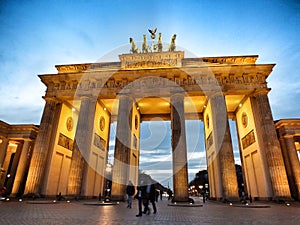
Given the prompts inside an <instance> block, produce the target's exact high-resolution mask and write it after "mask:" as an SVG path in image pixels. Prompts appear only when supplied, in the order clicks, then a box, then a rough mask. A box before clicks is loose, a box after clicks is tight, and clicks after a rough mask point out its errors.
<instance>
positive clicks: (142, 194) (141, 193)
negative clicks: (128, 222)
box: [135, 180, 146, 217]
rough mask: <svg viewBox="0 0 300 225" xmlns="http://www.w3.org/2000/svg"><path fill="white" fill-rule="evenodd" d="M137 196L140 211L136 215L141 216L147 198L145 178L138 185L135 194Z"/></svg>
mask: <svg viewBox="0 0 300 225" xmlns="http://www.w3.org/2000/svg"><path fill="white" fill-rule="evenodd" d="M135 198H136V199H138V208H139V212H138V214H137V215H136V216H137V217H140V216H142V215H143V209H142V207H143V201H144V200H145V199H146V186H145V184H144V181H143V180H141V181H140V184H139V185H138V187H137V194H136V195H135Z"/></svg>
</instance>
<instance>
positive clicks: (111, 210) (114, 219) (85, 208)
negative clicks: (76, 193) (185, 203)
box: [0, 200, 300, 225]
mask: <svg viewBox="0 0 300 225" xmlns="http://www.w3.org/2000/svg"><path fill="white" fill-rule="evenodd" d="M44 202H46V201H44ZM90 203H91V204H86V201H85V202H83V201H76V202H70V203H67V202H65V201H61V202H57V203H56V204H28V203H27V202H26V201H23V202H17V201H10V202H0V224H1V225H41V224H46V225H68V224H70V225H71V224H72V225H98V224H101V225H135V224H143V225H150V224H159V225H170V224H172V225H179V224H180V225H194V224H204V225H206V224H213V225H219V224H220V225H226V224H230V225H231V224H238V225H245V224H251V225H262V224H270V225H271V224H272V225H283V224H284V225H289V224H291V225H294V224H300V222H299V221H300V203H297V202H296V203H292V204H291V206H286V205H280V204H275V203H264V204H261V203H259V204H257V205H258V206H268V207H257V208H255V207H235V205H233V206H230V205H229V204H223V203H216V202H211V201H209V202H207V203H205V204H203V207H173V206H168V203H169V202H168V201H167V200H164V201H159V202H158V203H157V208H158V213H157V214H150V215H143V216H142V217H136V216H135V215H136V214H137V201H136V200H135V201H134V203H133V208H131V209H128V208H126V203H124V202H120V204H119V205H101V204H97V201H90ZM93 203H95V204H93ZM252 206H255V204H253V205H252Z"/></svg>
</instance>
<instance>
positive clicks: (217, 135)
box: [209, 93, 239, 200]
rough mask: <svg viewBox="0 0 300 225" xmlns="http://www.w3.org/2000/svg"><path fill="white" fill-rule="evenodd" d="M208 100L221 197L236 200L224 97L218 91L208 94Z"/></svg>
mask: <svg viewBox="0 0 300 225" xmlns="http://www.w3.org/2000/svg"><path fill="white" fill-rule="evenodd" d="M209 101H210V104H211V111H212V124H213V137H214V142H215V143H214V144H215V150H216V153H217V157H219V163H220V173H221V174H220V175H221V182H222V184H221V185H222V189H223V190H222V193H223V194H222V195H223V196H222V197H223V198H224V199H227V200H238V199H239V195H238V183H237V177H236V169H235V164H234V156H233V148H232V141H231V134H230V128H229V122H228V115H227V109H226V102H225V98H224V95H223V94H222V93H220V94H215V95H212V96H210V98H209Z"/></svg>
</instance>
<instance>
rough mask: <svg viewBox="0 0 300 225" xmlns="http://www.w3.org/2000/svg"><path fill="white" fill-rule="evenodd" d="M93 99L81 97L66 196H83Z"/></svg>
mask: <svg viewBox="0 0 300 225" xmlns="http://www.w3.org/2000/svg"><path fill="white" fill-rule="evenodd" d="M96 101H97V99H96V98H95V97H82V98H81V104H80V111H79V116H78V123H77V128H76V133H75V140H74V146H73V154H72V160H71V167H70V174H69V182H68V195H76V196H78V195H84V194H85V190H82V189H81V188H82V180H83V174H84V172H85V170H86V169H87V161H88V160H89V157H90V152H91V144H92V137H93V129H94V119H95V111H96Z"/></svg>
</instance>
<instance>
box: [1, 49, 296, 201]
mask: <svg viewBox="0 0 300 225" xmlns="http://www.w3.org/2000/svg"><path fill="white" fill-rule="evenodd" d="M119 58H120V62H106V63H86V64H73V65H58V66H56V68H57V70H58V73H57V74H46V75H39V77H40V79H41V81H42V82H43V83H44V84H45V85H46V86H47V91H46V94H45V96H44V99H45V101H46V104H45V108H44V113H43V116H42V119H41V124H40V127H39V132H38V136H37V138H36V140H35V146H34V149H33V152H32V157H31V161H30V167H29V170H28V176H27V182H26V186H25V188H24V189H23V190H24V193H25V194H30V193H34V194H39V195H45V196H55V195H57V194H58V193H61V194H62V195H69V196H85V197H92V196H98V195H102V196H103V195H104V186H105V175H106V170H105V169H106V163H107V159H108V146H109V137H110V123H111V122H113V121H117V130H116V144H115V153H114V165H113V170H112V190H111V194H112V198H113V199H122V198H124V195H125V185H126V183H127V182H128V180H132V181H133V183H134V184H137V183H138V168H139V156H140V152H139V149H140V147H139V144H140V143H139V139H140V123H141V122H142V121H148V120H152V119H153V118H157V117H159V118H160V119H163V120H170V121H171V129H172V155H173V183H174V186H173V190H174V200H175V201H187V200H188V190H187V189H188V176H187V174H188V171H187V168H188V165H187V152H186V148H187V143H186V131H185V120H202V121H203V123H204V127H205V130H204V134H205V142H206V143H205V144H206V155H207V165H208V174H209V183H210V185H209V189H210V190H209V191H210V197H211V198H213V199H219V200H224V199H228V200H238V198H239V195H238V186H237V179H236V172H235V165H234V157H233V148H232V140H231V134H230V129H229V122H228V120H229V119H232V120H235V121H236V125H237V132H238V141H239V146H240V156H241V162H242V167H243V175H244V179H245V187H246V193H247V194H248V195H251V196H252V197H253V198H256V199H290V197H291V194H290V187H289V181H290V180H291V178H290V176H292V177H295V176H296V175H295V174H299V160H298V164H297V163H296V158H293V159H294V160H295V164H293V168H296V169H294V170H295V172H293V173H289V171H290V170H289V169H286V168H287V166H286V165H287V163H288V161H287V160H286V158H285V154H286V153H284V154H282V152H281V146H280V143H281V142H282V140H281V139H280V141H281V142H279V140H278V138H277V134H276V130H275V126H274V122H273V117H272V113H271V109H270V105H269V101H268V96H267V94H268V92H269V90H270V89H269V88H268V87H267V82H266V79H267V77H268V76H269V74H270V73H271V72H272V69H273V67H274V64H257V63H256V60H257V58H258V56H257V55H250V56H230V57H202V58H184V52H181V51H174V52H162V53H139V54H123V55H120V56H119ZM276 126H279V125H276ZM199 135H200V134H199ZM2 136H3V137H6V136H5V135H1V138H2ZM3 140H4V141H3V142H2V143H1V151H2V154H3V151H4V152H6V155H7V154H9V153H8V152H9V148H8V147H7V144H4V142H5V140H6V139H5V138H4V139H3ZM281 144H282V143H281ZM289 144H290V143H289ZM298 145H299V141H298ZM5 146H6V147H5ZM25 146H27V145H25ZM290 146H292V144H290ZM295 148H296V147H295ZM3 149H4V150H3ZM288 149H290V148H288ZM298 149H299V146H298ZM4 155H5V154H4ZM2 158H3V157H2ZM2 161H3V159H2ZM297 165H298V167H297ZM294 170H293V171H294ZM287 172H288V173H287ZM298 177H299V176H298ZM293 179H294V178H293ZM294 180H295V179H294ZM16 181H17V180H15V182H16ZM297 182H298V183H297ZM296 184H297V185H298V186H297V188H298V189H297V190H298V198H299V181H296ZM293 190H294V189H293ZM293 193H294V192H293ZM296 194H297V193H296V192H295V193H294V194H293V196H294V195H296Z"/></svg>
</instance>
